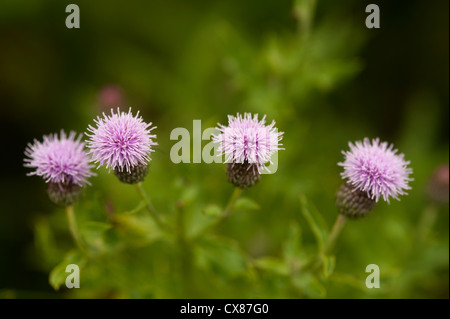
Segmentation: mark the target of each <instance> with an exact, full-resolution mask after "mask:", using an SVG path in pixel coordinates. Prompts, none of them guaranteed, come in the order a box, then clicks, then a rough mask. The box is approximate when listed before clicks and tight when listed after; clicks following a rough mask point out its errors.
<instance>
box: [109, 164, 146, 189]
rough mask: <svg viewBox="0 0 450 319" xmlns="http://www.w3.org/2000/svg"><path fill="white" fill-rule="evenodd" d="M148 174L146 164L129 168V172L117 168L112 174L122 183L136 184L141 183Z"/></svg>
mask: <svg viewBox="0 0 450 319" xmlns="http://www.w3.org/2000/svg"><path fill="white" fill-rule="evenodd" d="M147 173H148V165H147V164H138V165H135V166H131V167H130V171H129V172H128V171H127V170H122V171H120V170H119V168H115V169H114V174H115V175H116V176H117V178H118V179H119V180H120V181H121V182H122V183H127V184H136V183H139V182H142V181H143V180H144V179H145V177H146V176H147Z"/></svg>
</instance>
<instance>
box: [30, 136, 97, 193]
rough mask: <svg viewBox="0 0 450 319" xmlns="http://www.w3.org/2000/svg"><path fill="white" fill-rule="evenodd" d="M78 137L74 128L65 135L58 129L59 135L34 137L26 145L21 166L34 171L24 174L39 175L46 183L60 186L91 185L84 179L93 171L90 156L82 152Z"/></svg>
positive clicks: (79, 137)
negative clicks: (38, 138) (39, 139)
mask: <svg viewBox="0 0 450 319" xmlns="http://www.w3.org/2000/svg"><path fill="white" fill-rule="evenodd" d="M81 136H82V135H81V134H80V135H79V136H78V138H76V133H75V132H73V131H72V132H70V133H69V136H67V135H66V133H65V132H64V131H63V130H61V133H60V137H58V134H51V135H46V136H44V138H43V142H40V141H37V140H36V139H35V140H34V143H33V144H31V143H30V144H28V146H27V148H26V150H25V155H26V156H27V158H25V160H24V161H25V164H24V166H25V167H30V168H34V169H35V170H34V171H33V172H31V173H28V174H27V175H37V176H42V177H43V178H44V179H45V182H46V183H51V184H58V185H60V186H62V185H78V186H80V187H83V186H85V185H87V184H89V185H90V183H89V182H88V180H87V179H88V178H89V177H90V176H94V175H95V174H94V173H92V172H91V171H90V169H91V166H90V165H89V157H88V156H87V153H86V152H85V151H84V143H83V142H81ZM75 138H76V139H75Z"/></svg>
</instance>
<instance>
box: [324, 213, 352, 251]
mask: <svg viewBox="0 0 450 319" xmlns="http://www.w3.org/2000/svg"><path fill="white" fill-rule="evenodd" d="M346 220H347V217H345V216H344V215H342V214H339V215H338V217H337V218H336V221H335V223H334V225H333V228H332V229H331V232H330V235H329V236H328V240H327V243H326V244H325V247H324V249H323V253H324V254H328V253H329V252H330V251H331V250H332V249H333V247H334V245H335V243H336V240H337V238H338V237H339V234H340V233H341V230H342V228H343V227H344V225H345V221H346Z"/></svg>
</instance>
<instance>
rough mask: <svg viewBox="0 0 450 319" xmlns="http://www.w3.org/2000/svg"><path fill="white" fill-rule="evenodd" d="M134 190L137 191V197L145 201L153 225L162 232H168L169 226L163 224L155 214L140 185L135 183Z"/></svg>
mask: <svg viewBox="0 0 450 319" xmlns="http://www.w3.org/2000/svg"><path fill="white" fill-rule="evenodd" d="M135 185H136V189H137V190H138V193H139V195H140V196H141V198H142V200H144V201H145V204H146V206H147V210H148V212H149V213H150V215H151V216H152V218H153V220H154V221H155V223H156V224H157V225H158V226H159V228H161V229H162V230H169V226H168V225H167V224H165V223H164V222H163V221H162V220H161V219H160V218H159V215H158V213H157V212H156V209H155V207H154V206H153V204H152V202H151V201H150V198H149V197H148V196H147V193H146V192H145V190H144V188H143V187H142V183H140V182H139V183H136V184H135Z"/></svg>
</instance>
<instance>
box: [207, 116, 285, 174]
mask: <svg viewBox="0 0 450 319" xmlns="http://www.w3.org/2000/svg"><path fill="white" fill-rule="evenodd" d="M265 119H266V116H264V117H263V118H262V119H261V121H259V120H258V114H255V115H253V117H252V115H251V114H250V113H244V116H241V115H240V114H239V113H238V114H237V116H236V117H235V116H232V115H228V126H223V125H221V124H218V125H219V127H218V130H219V132H220V134H218V135H215V136H213V140H214V141H215V142H216V143H219V148H218V150H219V152H220V155H223V154H225V162H226V163H233V164H234V163H249V164H250V166H249V167H248V169H250V167H252V166H253V168H254V166H256V168H257V170H258V172H260V171H261V169H263V168H266V166H265V164H266V163H267V162H270V163H272V162H271V160H270V158H271V156H272V154H273V153H275V152H276V151H278V150H281V149H282V148H280V146H281V145H282V144H280V141H281V139H282V138H283V137H282V136H283V133H282V132H278V131H277V129H276V127H275V121H273V122H272V123H271V124H270V125H265V122H266V121H265Z"/></svg>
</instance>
